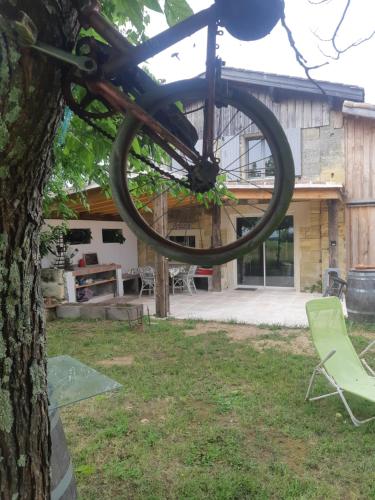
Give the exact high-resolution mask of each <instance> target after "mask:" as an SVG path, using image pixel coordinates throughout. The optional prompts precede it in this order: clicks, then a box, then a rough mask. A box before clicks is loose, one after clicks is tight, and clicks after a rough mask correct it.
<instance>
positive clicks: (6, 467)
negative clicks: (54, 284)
mask: <svg viewBox="0 0 375 500" xmlns="http://www.w3.org/2000/svg"><path fill="white" fill-rule="evenodd" d="M20 10H22V11H24V12H26V13H27V14H28V16H29V17H30V18H31V19H32V20H33V22H34V23H35V25H36V27H37V29H38V40H40V41H43V42H45V43H49V44H51V45H54V46H56V47H60V48H65V49H69V48H71V45H72V42H73V41H74V38H75V35H76V32H77V22H76V12H75V11H74V9H73V8H72V4H71V2H70V0H44V1H42V0H8V1H4V0H1V4H0V498H1V499H4V500H8V499H9V500H11V499H16V498H17V499H18V500H21V499H25V500H26V499H27V500H30V499H38V500H39V499H44V498H49V497H50V477H49V472H50V471H49V464H50V440H49V419H48V401H47V387H46V351H45V324H44V311H43V298H42V294H41V289H40V282H39V267H40V263H39V262H40V259H39V230H40V227H41V224H42V196H43V189H44V187H45V184H46V181H47V180H48V177H49V175H50V173H51V170H52V165H53V140H54V137H55V134H56V130H57V127H58V124H59V121H60V118H61V113H62V95H61V78H62V71H63V70H61V69H60V66H59V65H58V64H56V63H55V62H54V61H51V59H49V58H47V57H46V56H43V55H40V54H38V53H37V52H35V51H33V50H31V49H29V48H26V47H21V46H20V45H19V43H18V42H19V37H17V36H16V35H15V32H14V31H13V29H12V22H11V20H12V19H14V18H15V17H16V16H17V15H18V13H19V11H20Z"/></svg>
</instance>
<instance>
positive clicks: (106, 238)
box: [102, 229, 126, 245]
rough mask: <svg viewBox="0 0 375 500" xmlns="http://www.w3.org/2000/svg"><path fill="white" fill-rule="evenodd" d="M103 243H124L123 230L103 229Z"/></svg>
mask: <svg viewBox="0 0 375 500" xmlns="http://www.w3.org/2000/svg"><path fill="white" fill-rule="evenodd" d="M102 238H103V243H120V245H122V243H124V241H125V239H126V238H124V235H123V234H122V229H102Z"/></svg>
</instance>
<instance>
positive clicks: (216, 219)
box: [212, 205, 222, 292]
mask: <svg viewBox="0 0 375 500" xmlns="http://www.w3.org/2000/svg"><path fill="white" fill-rule="evenodd" d="M220 245H221V208H220V207H219V206H218V205H213V207H212V246H213V248H216V247H219V246H220ZM212 290H213V291H214V292H221V290H222V289H221V266H213V268H212Z"/></svg>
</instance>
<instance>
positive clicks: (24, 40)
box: [11, 10, 38, 46]
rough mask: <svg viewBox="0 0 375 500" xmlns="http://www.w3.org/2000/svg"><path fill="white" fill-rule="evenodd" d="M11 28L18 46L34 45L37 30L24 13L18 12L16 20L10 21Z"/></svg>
mask: <svg viewBox="0 0 375 500" xmlns="http://www.w3.org/2000/svg"><path fill="white" fill-rule="evenodd" d="M11 24H12V27H13V29H14V30H15V32H16V33H17V35H18V41H19V43H20V45H24V46H30V45H34V44H35V43H36V41H37V39H38V29H37V27H36V26H35V24H34V21H33V20H32V19H31V18H30V17H29V16H28V15H27V14H26V12H24V11H23V10H20V11H19V12H18V14H17V19H14V20H12V21H11Z"/></svg>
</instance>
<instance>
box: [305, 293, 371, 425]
mask: <svg viewBox="0 0 375 500" xmlns="http://www.w3.org/2000/svg"><path fill="white" fill-rule="evenodd" d="M306 312H307V317H308V321H309V326H310V330H311V334H312V338H313V342H314V345H315V347H316V350H317V351H318V354H319V356H320V359H321V361H320V363H319V364H318V365H317V366H316V367H315V369H314V371H313V374H312V376H311V379H310V383H309V386H308V389H307V394H306V398H305V400H308V401H316V400H318V399H323V398H327V397H329V396H334V395H336V394H337V395H338V396H339V397H340V398H341V400H342V402H343V403H344V406H345V408H346V410H347V412H348V413H349V416H350V418H351V420H352V422H353V424H354V425H356V426H358V425H360V424H364V423H365V422H369V421H370V420H373V419H374V418H375V417H371V418H367V419H365V420H359V419H358V418H356V417H355V416H354V415H353V412H352V410H351V408H350V406H349V403H348V401H347V399H346V397H345V394H346V393H350V394H354V395H356V396H359V397H361V398H364V399H367V400H368V401H371V402H373V403H375V372H374V370H372V368H371V367H370V366H369V365H368V364H367V362H366V360H365V359H364V355H365V354H366V352H367V351H368V350H369V349H370V348H371V347H372V346H373V345H374V344H375V340H373V341H372V342H370V344H369V345H368V346H367V347H366V349H364V350H363V351H362V352H361V353H360V354H359V355H358V354H357V353H356V351H355V350H354V347H353V345H352V342H351V340H350V338H349V336H348V333H347V330H346V324H345V320H344V315H343V311H342V306H341V303H340V300H339V299H338V298H337V297H326V298H323V299H315V300H311V301H309V302H308V303H307V304H306ZM318 374H321V375H324V377H325V378H326V379H327V381H328V382H329V384H330V385H331V386H332V387H333V388H334V392H330V393H328V394H323V395H321V396H315V397H310V393H311V390H312V387H313V384H314V380H315V377H316V375H318Z"/></svg>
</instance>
